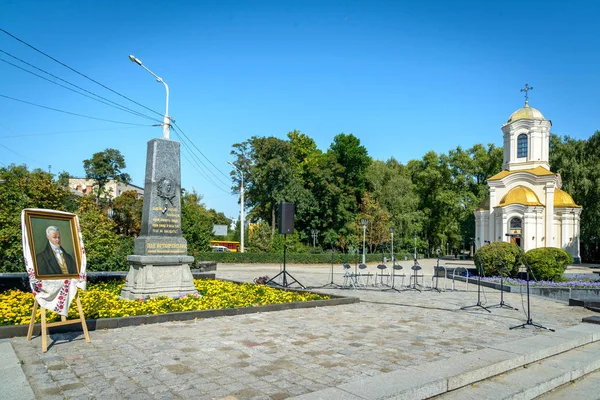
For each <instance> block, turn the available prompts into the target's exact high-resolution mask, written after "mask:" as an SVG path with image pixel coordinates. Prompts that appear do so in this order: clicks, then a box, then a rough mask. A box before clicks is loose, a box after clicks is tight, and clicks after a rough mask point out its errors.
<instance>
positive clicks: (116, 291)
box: [0, 279, 329, 325]
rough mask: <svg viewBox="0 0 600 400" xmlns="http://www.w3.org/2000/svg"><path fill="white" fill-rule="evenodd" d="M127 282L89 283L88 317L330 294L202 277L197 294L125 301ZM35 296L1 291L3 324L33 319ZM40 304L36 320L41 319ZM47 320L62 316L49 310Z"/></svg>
mask: <svg viewBox="0 0 600 400" xmlns="http://www.w3.org/2000/svg"><path fill="white" fill-rule="evenodd" d="M124 284H125V282H123V281H112V282H105V283H97V284H89V285H88V287H87V291H86V292H81V291H80V292H79V296H80V299H81V304H82V306H83V312H84V314H85V316H86V318H90V319H92V318H112V317H128V316H132V315H148V314H164V313H169V312H178V311H192V310H212V309H223V308H239V307H256V306H262V305H267V304H283V303H292V302H298V301H312V300H325V299H329V296H326V295H318V294H314V293H299V292H291V291H284V290H280V289H276V288H272V287H269V286H265V285H253V284H250V283H241V284H238V283H233V282H224V281H218V280H205V279H199V280H195V281H194V286H195V287H196V289H197V290H198V293H199V294H198V295H186V296H180V297H179V298H176V299H173V298H170V297H166V296H161V297H153V298H149V299H139V300H123V299H120V298H119V296H120V294H121V289H122V288H123V285H124ZM33 301H34V299H33V295H32V294H31V293H30V292H23V291H20V290H9V291H7V292H4V293H0V325H23V324H28V323H29V322H30V320H31V310H32V308H33ZM40 316H41V310H40V308H39V307H38V309H37V313H36V319H35V320H36V322H39V321H40ZM77 316H78V315H77V307H76V306H74V305H72V306H71V308H70V309H69V318H77ZM46 319H47V321H48V322H52V321H58V320H60V316H59V315H58V314H56V313H53V312H51V311H48V310H47V311H46Z"/></svg>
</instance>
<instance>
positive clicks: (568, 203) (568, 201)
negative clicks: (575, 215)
mask: <svg viewBox="0 0 600 400" xmlns="http://www.w3.org/2000/svg"><path fill="white" fill-rule="evenodd" d="M554 207H571V208H581V206H578V205H577V204H575V202H574V201H573V198H572V197H571V195H570V194H569V193H567V192H565V191H564V190H560V189H558V188H557V189H554Z"/></svg>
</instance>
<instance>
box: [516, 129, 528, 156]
mask: <svg viewBox="0 0 600 400" xmlns="http://www.w3.org/2000/svg"><path fill="white" fill-rule="evenodd" d="M517 157H527V135H526V134H524V133H522V134H520V135H519V137H517Z"/></svg>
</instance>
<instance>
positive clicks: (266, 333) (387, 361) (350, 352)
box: [10, 263, 597, 400]
mask: <svg viewBox="0 0 600 400" xmlns="http://www.w3.org/2000/svg"><path fill="white" fill-rule="evenodd" d="M423 264H424V263H422V265H423ZM279 268H280V267H278V266H275V267H273V266H235V265H233V266H222V265H219V266H218V268H217V277H218V278H222V279H235V280H239V281H252V279H254V278H256V277H258V276H262V275H270V276H275V275H276V274H277V273H278V272H279ZM424 270H425V271H427V266H424ZM289 272H290V274H292V275H293V276H294V277H295V278H297V279H298V280H299V281H300V282H302V283H303V284H304V285H306V286H310V285H313V286H322V285H325V284H327V283H328V282H330V278H331V271H330V268H326V267H296V266H290V267H289ZM425 273H426V274H427V272H425ZM428 278H429V279H428ZM342 280H343V278H342V275H341V268H337V270H336V269H334V281H335V282H337V283H339V284H341V283H342ZM428 280H429V281H431V276H429V277H426V279H425V282H426V283H427V281H428ZM402 290H403V291H401V292H396V291H381V290H375V289H368V290H341V289H331V288H327V289H318V290H317V291H320V292H322V293H332V294H338V295H339V294H341V295H346V296H357V297H359V298H360V300H361V302H360V303H354V304H347V305H339V306H331V307H320V308H308V309H294V310H285V311H278V312H270V313H257V314H247V315H236V316H224V317H217V318H211V319H198V320H191V321H181V322H175V321H173V322H165V323H159V324H152V325H144V326H131V327H123V328H119V329H111V330H98V331H94V332H90V336H91V343H85V341H84V340H83V336H82V335H81V334H78V333H63V334H54V335H52V336H51V340H50V346H49V350H48V352H47V353H42V352H41V349H40V347H41V346H40V338H39V336H38V337H35V338H34V339H33V340H32V341H30V342H28V341H26V340H25V338H23V337H18V338H13V339H11V340H10V343H11V345H12V347H13V348H14V351H15V353H16V355H17V357H18V359H19V360H20V361H22V363H23V365H22V368H23V372H24V373H25V376H26V377H27V379H28V381H29V384H30V385H31V388H32V389H33V392H34V394H35V396H36V397H37V398H70V397H77V398H81V397H84V398H103V399H105V398H109V399H110V398H123V397H127V398H136V397H139V398H149V399H163V398H189V397H194V398H198V399H224V398H228V396H230V397H229V398H230V399H234V398H235V399H240V400H241V399H285V398H290V397H294V396H300V395H304V394H309V393H319V394H322V393H329V391H332V393H334V392H335V393H341V392H337V391H338V390H339V389H336V388H337V387H340V386H341V385H345V384H352V382H356V381H358V380H361V379H365V378H372V377H375V378H377V377H378V376H382V375H385V374H389V373H394V372H395V371H401V370H406V368H407V367H415V366H419V365H423V364H425V363H429V362H434V361H437V360H445V359H450V358H453V359H456V360H458V361H459V362H460V360H461V358H464V360H465V361H466V360H467V355H468V353H472V352H474V351H477V350H483V349H494V348H497V347H498V346H499V345H501V344H509V343H512V342H514V341H518V340H519V339H523V338H536V337H539V338H542V337H546V336H551V335H553V334H554V333H552V332H547V331H540V330H537V329H515V330H509V327H510V326H514V325H517V324H520V323H522V322H524V321H525V316H524V314H523V313H522V311H513V310H508V309H493V311H492V313H491V314H488V313H487V312H485V311H484V312H481V311H479V310H475V309H473V310H460V307H462V306H465V305H471V304H474V303H475V302H476V300H477V293H476V286H475V285H469V292H465V291H453V292H450V291H447V292H443V293H437V292H434V291H423V292H418V291H414V290H412V291H407V290H406V291H404V288H402ZM504 298H505V301H507V302H509V303H510V304H513V305H516V304H521V303H522V301H524V299H523V296H521V295H520V294H513V293H505V294H504ZM498 299H499V293H498V292H496V291H494V290H491V289H486V290H485V291H484V294H483V301H487V302H488V303H494V304H495V303H497V302H498ZM519 308H522V307H519ZM531 310H532V314H533V315H534V320H535V321H536V322H538V323H542V324H544V325H547V326H551V327H552V328H554V329H556V330H557V332H560V331H561V330H563V329H565V328H568V327H573V326H577V325H579V324H581V320H582V318H583V317H585V316H587V315H589V311H587V310H585V309H582V308H579V307H569V306H568V305H567V304H565V303H558V302H555V301H551V300H546V299H542V298H537V297H535V298H533V297H532V299H531ZM590 325H592V324H590ZM596 326H597V325H596ZM412 370H414V369H412ZM398 373H401V372H398ZM323 390H326V392H321V391H323ZM346 396H347V397H337V396H336V397H331V398H341V399H343V398H348V399H353V398H354V397H352V396H351V395H350V394H349V393H348V394H347V395H346Z"/></svg>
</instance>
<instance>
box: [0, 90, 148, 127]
mask: <svg viewBox="0 0 600 400" xmlns="http://www.w3.org/2000/svg"><path fill="white" fill-rule="evenodd" d="M0 97H4V98H5V99H9V100H13V101H18V102H20V103H24V104H29V105H31V106H35V107H40V108H45V109H47V110H52V111H56V112H60V113H64V114H70V115H75V116H77V117H82V118H89V119H95V120H97V121H105V122H112V123H115V124H123V125H135V126H151V125H144V124H134V123H131V122H122V121H114V120H111V119H104V118H97V117H90V116H89V115H83V114H77V113H74V112H70V111H65V110H59V109H58V108H52V107H48V106H43V105H40V104H35V103H31V102H29V101H25V100H20V99H15V98H14V97H10V96H6V95H3V94H0Z"/></svg>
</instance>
